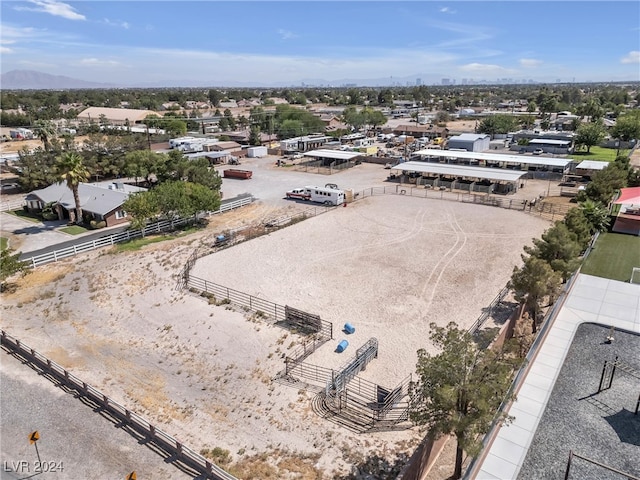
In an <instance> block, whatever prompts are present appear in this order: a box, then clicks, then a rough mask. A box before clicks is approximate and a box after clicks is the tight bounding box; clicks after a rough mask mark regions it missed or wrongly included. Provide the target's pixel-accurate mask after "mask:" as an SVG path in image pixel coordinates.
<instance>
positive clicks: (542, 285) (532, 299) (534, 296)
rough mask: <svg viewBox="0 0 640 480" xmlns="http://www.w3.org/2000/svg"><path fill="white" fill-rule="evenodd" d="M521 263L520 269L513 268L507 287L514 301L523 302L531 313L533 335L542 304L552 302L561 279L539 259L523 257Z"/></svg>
mask: <svg viewBox="0 0 640 480" xmlns="http://www.w3.org/2000/svg"><path fill="white" fill-rule="evenodd" d="M523 261H524V264H523V265H522V267H514V269H513V273H512V274H511V279H510V280H509V284H508V287H509V288H510V289H511V290H513V292H514V297H515V299H516V300H518V301H519V302H524V304H525V305H526V308H527V309H528V310H529V311H530V312H531V321H532V323H531V329H532V331H533V333H535V332H536V331H537V324H538V316H539V312H540V309H541V308H542V304H543V302H544V301H545V299H548V300H549V303H552V302H553V301H554V299H555V297H556V295H557V293H558V291H559V290H560V285H561V281H562V279H561V278H560V275H559V274H558V273H557V272H555V271H553V269H552V268H551V266H550V265H549V264H548V263H547V262H546V261H544V260H542V259H541V258H538V257H534V256H530V257H524V256H523Z"/></svg>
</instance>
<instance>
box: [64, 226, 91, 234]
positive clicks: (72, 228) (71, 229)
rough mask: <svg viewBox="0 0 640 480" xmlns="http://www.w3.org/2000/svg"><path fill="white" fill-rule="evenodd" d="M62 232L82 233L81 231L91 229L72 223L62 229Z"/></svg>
mask: <svg viewBox="0 0 640 480" xmlns="http://www.w3.org/2000/svg"><path fill="white" fill-rule="evenodd" d="M60 231H61V232H64V233H68V234H69V235H80V234H81V233H85V232H88V231H89V229H87V228H84V227H81V226H80V225H71V226H69V227H64V228H61V229H60Z"/></svg>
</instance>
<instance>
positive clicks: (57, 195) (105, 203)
mask: <svg viewBox="0 0 640 480" xmlns="http://www.w3.org/2000/svg"><path fill="white" fill-rule="evenodd" d="M145 190H146V189H145V188H141V187H136V186H133V185H128V184H126V183H121V182H99V183H80V184H79V185H78V193H79V197H80V207H81V208H82V211H83V215H85V218H87V217H89V218H90V219H91V220H96V221H104V222H105V224H106V226H107V227H112V226H114V225H118V224H120V223H125V222H128V221H129V218H127V212H125V211H124V210H123V209H122V205H123V203H124V202H125V201H126V200H127V198H129V195H131V194H132V193H136V192H143V191H145ZM25 201H26V207H27V210H28V211H30V212H34V213H35V212H40V211H42V209H43V208H44V206H45V205H47V204H49V203H53V204H55V211H56V212H57V214H58V218H59V219H60V220H63V219H71V220H73V219H74V218H75V208H76V204H75V200H74V198H73V192H72V191H71V189H70V188H69V187H67V185H66V184H65V183H63V182H62V183H54V184H53V185H49V186H48V187H46V188H43V189H40V190H34V191H33V192H31V193H29V194H28V195H27V196H26V197H25Z"/></svg>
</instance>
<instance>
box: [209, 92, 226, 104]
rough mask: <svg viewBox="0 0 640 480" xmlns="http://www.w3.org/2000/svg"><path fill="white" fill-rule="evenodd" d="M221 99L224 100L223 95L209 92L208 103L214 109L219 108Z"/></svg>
mask: <svg viewBox="0 0 640 480" xmlns="http://www.w3.org/2000/svg"><path fill="white" fill-rule="evenodd" d="M223 98H224V95H223V94H222V92H220V91H218V90H214V89H211V90H209V101H210V102H211V105H213V106H214V107H218V106H220V101H221V100H222V99H223Z"/></svg>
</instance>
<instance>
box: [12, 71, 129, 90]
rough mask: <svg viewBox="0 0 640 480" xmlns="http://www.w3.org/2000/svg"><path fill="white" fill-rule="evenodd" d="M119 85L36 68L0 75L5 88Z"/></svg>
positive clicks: (44, 88) (107, 86)
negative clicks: (40, 70)
mask: <svg viewBox="0 0 640 480" xmlns="http://www.w3.org/2000/svg"><path fill="white" fill-rule="evenodd" d="M114 87H117V85H114V84H110V83H97V82H87V81H85V80H79V79H77V78H71V77H65V76H63V75H49V74H48V73H43V72H36V71H34V70H12V71H10V72H7V73H3V74H2V75H0V88H1V89H3V90H56V89H72V88H114Z"/></svg>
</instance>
